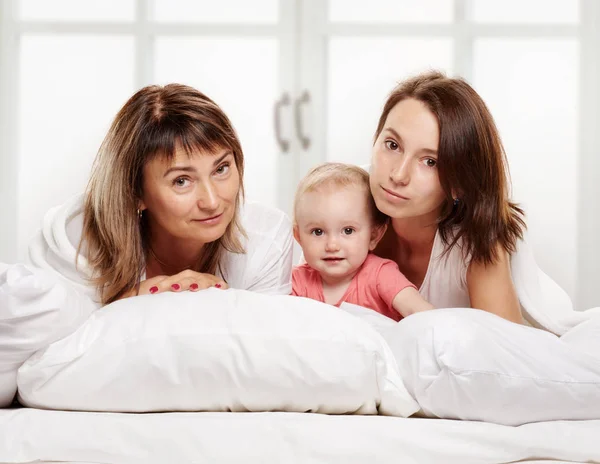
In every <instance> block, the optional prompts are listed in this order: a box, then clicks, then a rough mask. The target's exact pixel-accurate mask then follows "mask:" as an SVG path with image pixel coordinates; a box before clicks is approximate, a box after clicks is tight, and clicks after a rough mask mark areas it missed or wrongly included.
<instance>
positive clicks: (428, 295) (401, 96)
mask: <svg viewBox="0 0 600 464" xmlns="http://www.w3.org/2000/svg"><path fill="white" fill-rule="evenodd" d="M370 184H371V192H372V194H373V197H374V199H375V203H376V204H377V207H378V209H379V210H380V211H381V212H383V213H385V214H386V215H388V216H389V217H390V218H391V224H390V227H389V228H388V230H387V232H386V235H385V236H384V238H383V240H382V241H381V242H380V244H379V246H378V247H377V249H376V250H375V253H376V254H378V255H379V256H381V257H383V258H388V259H392V260H393V261H395V262H396V263H397V264H398V266H399V268H400V270H401V271H402V272H403V273H404V275H406V277H407V278H408V279H409V280H410V281H411V282H413V283H414V284H415V285H416V286H417V287H418V288H419V292H420V293H421V295H422V296H423V297H424V298H425V299H426V300H428V301H429V302H431V303H432V304H433V305H434V306H435V307H438V308H448V307H471V308H478V309H482V310H485V311H489V312H491V313H494V314H497V315H499V316H501V317H504V318H505V319H508V320H511V321H514V322H521V321H522V315H521V308H520V304H519V300H518V298H517V295H516V292H515V288H514V285H513V282H512V278H511V272H510V255H511V254H512V253H514V252H515V250H516V243H517V241H518V240H519V239H521V238H522V237H523V231H524V229H525V222H524V219H523V211H522V210H521V209H520V208H519V207H518V206H517V205H516V204H515V203H513V202H511V200H510V197H509V194H510V192H509V181H508V167H507V163H506V156H505V153H504V149H503V147H502V143H501V141H500V137H499V135H498V131H497V129H496V126H495V123H494V120H493V118H492V116H491V114H490V112H489V110H488V109H487V107H486V105H485V103H484V102H483V100H482V99H481V97H480V96H479V95H478V94H477V93H476V92H475V90H473V88H472V87H471V86H470V85H469V84H467V83H466V82H465V81H464V80H462V79H453V78H448V77H446V76H444V75H443V74H441V73H439V72H430V73H426V74H421V75H419V76H416V77H414V78H411V79H408V80H406V81H404V82H402V83H401V84H400V85H399V86H398V87H397V88H395V89H394V90H393V91H392V93H391V94H390V96H389V98H388V100H387V102H386V103H385V105H384V109H383V112H382V114H381V117H380V119H379V124H378V126H377V130H376V133H375V142H374V146H373V152H372V160H371V168H370Z"/></svg>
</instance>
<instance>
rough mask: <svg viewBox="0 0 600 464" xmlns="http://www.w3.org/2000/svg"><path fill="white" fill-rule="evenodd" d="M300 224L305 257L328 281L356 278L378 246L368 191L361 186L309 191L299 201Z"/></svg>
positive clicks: (297, 210) (299, 237)
mask: <svg viewBox="0 0 600 464" xmlns="http://www.w3.org/2000/svg"><path fill="white" fill-rule="evenodd" d="M296 223H297V225H296V229H295V236H296V239H297V240H298V242H299V243H300V246H301V247H302V251H303V253H304V259H306V262H307V264H308V265H309V266H310V267H312V268H313V269H315V270H316V271H318V272H319V273H320V274H321V277H322V278H323V279H324V280H325V281H326V282H330V283H334V282H335V281H342V280H344V279H346V278H352V277H353V276H354V274H355V273H356V271H358V269H359V268H360V266H361V265H362V263H363V262H364V261H365V259H366V258H367V255H368V253H369V250H372V249H374V248H375V245H376V242H375V241H374V240H373V233H372V232H373V226H372V221H371V218H370V214H369V209H368V203H367V198H366V194H365V192H364V190H362V189H361V188H359V187H353V186H348V187H336V186H331V187H326V188H323V189H320V190H318V191H314V192H307V193H305V194H304V195H303V196H302V198H300V201H299V202H298V204H297V208H296Z"/></svg>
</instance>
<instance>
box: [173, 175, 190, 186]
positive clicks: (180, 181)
mask: <svg viewBox="0 0 600 464" xmlns="http://www.w3.org/2000/svg"><path fill="white" fill-rule="evenodd" d="M188 182H189V179H187V178H185V177H178V178H177V179H175V180H174V181H173V185H174V186H175V187H179V188H183V187H187V185H188Z"/></svg>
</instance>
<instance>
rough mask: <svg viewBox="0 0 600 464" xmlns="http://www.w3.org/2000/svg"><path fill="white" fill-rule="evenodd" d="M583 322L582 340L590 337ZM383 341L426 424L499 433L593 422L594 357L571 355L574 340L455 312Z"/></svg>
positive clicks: (599, 385)
mask: <svg viewBox="0 0 600 464" xmlns="http://www.w3.org/2000/svg"><path fill="white" fill-rule="evenodd" d="M591 322H592V321H588V324H589V329H588V330H585V331H581V333H582V334H584V335H585V334H587V335H591V334H593V333H594V332H596V333H598V330H594V328H593V327H592V325H591ZM594 322H596V323H597V322H600V319H596V320H595V321H594ZM596 327H598V324H597V325H596ZM574 335H575V334H574ZM385 336H386V338H387V340H388V343H389V345H390V347H391V348H392V351H393V352H394V354H395V356H396V359H397V361H398V366H399V369H400V372H401V374H402V378H403V380H404V382H405V385H406V387H407V389H408V391H409V392H410V393H411V394H412V395H413V397H414V398H415V399H416V400H417V401H418V402H419V404H420V406H421V408H422V413H424V414H425V415H427V416H433V417H441V418H447V419H465V420H477V421H486V422H494V423H498V424H504V425H520V424H524V423H528V422H538V421H550V420H569V419H572V420H578V419H582V420H583V419H600V352H598V351H592V350H588V349H580V348H578V346H577V345H576V344H575V343H574V341H575V340H576V339H577V337H576V336H574V337H572V339H571V340H570V342H565V341H563V340H561V338H559V337H557V336H555V335H553V334H551V333H548V332H544V331H542V330H539V329H534V328H532V327H525V326H522V325H517V324H514V323H511V322H508V321H506V320H504V319H502V318H500V317H498V316H495V315H493V314H490V313H487V312H485V311H480V310H475V309H462V308H455V309H441V310H435V311H428V312H424V313H420V314H415V315H412V316H409V317H407V318H405V319H403V320H402V321H400V322H399V323H398V324H397V325H396V327H395V328H394V329H393V330H391V331H389V332H387V333H386V335H385ZM595 345H596V346H598V345H600V343H598V342H596V343H595ZM584 346H588V347H589V346H591V345H590V344H586V343H585V341H584V340H580V344H579V347H584Z"/></svg>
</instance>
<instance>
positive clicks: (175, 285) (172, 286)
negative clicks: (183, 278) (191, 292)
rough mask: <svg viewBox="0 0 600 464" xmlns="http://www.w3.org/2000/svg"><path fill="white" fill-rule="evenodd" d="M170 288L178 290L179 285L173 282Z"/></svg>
mask: <svg viewBox="0 0 600 464" xmlns="http://www.w3.org/2000/svg"><path fill="white" fill-rule="evenodd" d="M171 288H172V289H173V290H179V288H180V286H179V284H173V285H171Z"/></svg>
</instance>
